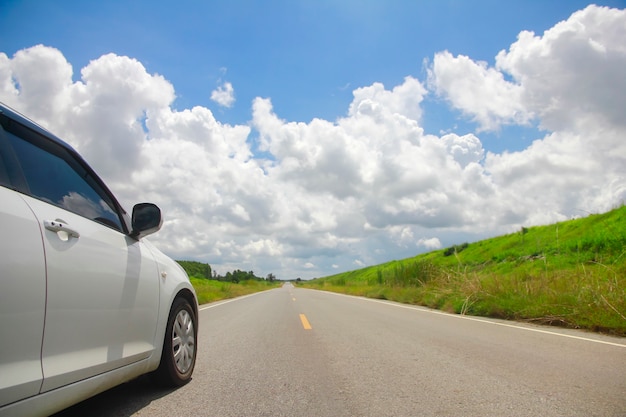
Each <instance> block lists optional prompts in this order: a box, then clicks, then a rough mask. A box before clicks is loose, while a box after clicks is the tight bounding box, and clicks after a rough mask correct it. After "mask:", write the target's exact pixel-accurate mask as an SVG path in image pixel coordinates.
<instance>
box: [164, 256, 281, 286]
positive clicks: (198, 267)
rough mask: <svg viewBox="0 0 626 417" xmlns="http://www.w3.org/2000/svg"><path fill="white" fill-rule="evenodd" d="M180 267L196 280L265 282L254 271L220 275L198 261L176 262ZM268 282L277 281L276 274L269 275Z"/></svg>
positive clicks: (237, 271)
mask: <svg viewBox="0 0 626 417" xmlns="http://www.w3.org/2000/svg"><path fill="white" fill-rule="evenodd" d="M176 262H178V264H179V265H180V266H182V267H183V269H184V270H185V272H187V275H189V276H190V277H194V278H205V279H214V280H217V281H226V282H235V283H237V282H241V281H248V280H255V281H263V278H261V277H257V276H256V275H254V272H253V271H247V272H246V271H241V270H239V269H236V270H234V271H232V272H227V273H226V275H219V274H218V273H217V272H215V271H213V270H212V268H211V265H209V264H205V263H202V262H197V261H176ZM266 279H267V280H268V281H275V280H276V276H275V275H274V274H268V275H267V278H266Z"/></svg>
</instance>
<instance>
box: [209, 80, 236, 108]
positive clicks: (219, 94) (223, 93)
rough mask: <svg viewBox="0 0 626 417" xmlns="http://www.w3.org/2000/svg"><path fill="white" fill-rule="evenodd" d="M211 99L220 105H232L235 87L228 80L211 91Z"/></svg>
mask: <svg viewBox="0 0 626 417" xmlns="http://www.w3.org/2000/svg"><path fill="white" fill-rule="evenodd" d="M211 100H213V101H214V102H216V103H217V104H219V105H220V106H222V107H232V106H233V104H235V89H234V88H233V85H232V84H231V83H229V82H225V83H224V84H222V85H220V86H218V87H217V89H215V90H213V92H211Z"/></svg>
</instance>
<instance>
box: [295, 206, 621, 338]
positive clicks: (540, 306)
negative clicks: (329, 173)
mask: <svg viewBox="0 0 626 417" xmlns="http://www.w3.org/2000/svg"><path fill="white" fill-rule="evenodd" d="M300 285H302V286H306V287H310V288H317V289H322V290H327V291H335V292H341V293H346V294H352V295H360V296H365V297H372V298H379V299H386V300H393V301H398V302H403V303H409V304H417V305H424V306H428V307H432V308H437V309H441V310H444V311H448V312H453V313H457V314H470V315H478V316H488V317H497V318H504V319H511V320H520V321H528V322H534V323H539V324H546V325H556V326H563V327H570V328H579V329H587V330H592V331H598V332H603V333H609V334H614V335H620V336H626V207H625V206H622V207H620V208H618V209H615V210H613V211H611V212H609V213H605V214H598V215H591V216H589V217H586V218H582V219H576V220H571V221H568V222H562V223H558V224H553V225H549V226H536V227H530V228H522V229H521V230H520V231H519V232H516V233H512V234H509V235H505V236H500V237H496V238H492V239H486V240H483V241H480V242H475V243H471V244H468V243H464V244H460V245H455V246H454V247H451V248H446V249H441V250H438V251H434V252H430V253H426V254H422V255H418V256H416V257H413V258H409V259H404V260H400V261H392V262H388V263H385V264H381V265H376V266H371V267H367V268H363V269H360V270H356V271H350V272H345V273H341V274H337V275H333V276H329V277H325V278H320V279H315V280H312V281H303V282H302V283H300Z"/></svg>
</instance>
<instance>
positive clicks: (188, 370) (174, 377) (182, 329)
mask: <svg viewBox="0 0 626 417" xmlns="http://www.w3.org/2000/svg"><path fill="white" fill-rule="evenodd" d="M197 333H198V326H197V318H196V315H195V313H194V310H193V308H192V307H191V305H190V304H189V302H188V301H187V300H185V299H184V298H177V299H176V300H174V303H173V304H172V308H171V310H170V315H169V318H168V320H167V329H166V331H165V340H164V342H163V353H162V355H161V363H160V364H159V368H158V369H157V370H156V372H155V376H156V378H157V381H158V382H160V383H161V384H163V385H167V386H174V387H176V386H181V385H183V384H185V383H187V382H189V380H190V379H191V374H192V373H193V368H194V366H195V364H196V351H197V349H196V338H197V335H198V334H197Z"/></svg>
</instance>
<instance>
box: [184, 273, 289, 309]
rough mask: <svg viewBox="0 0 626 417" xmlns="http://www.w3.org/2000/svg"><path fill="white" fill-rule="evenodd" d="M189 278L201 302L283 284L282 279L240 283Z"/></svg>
mask: <svg viewBox="0 0 626 417" xmlns="http://www.w3.org/2000/svg"><path fill="white" fill-rule="evenodd" d="M189 279H190V280H191V285H193V287H194V289H195V290H196V294H197V296H198V303H199V304H206V303H210V302H213V301H219V300H224V299H227V298H234V297H239V296H242V295H247V294H252V293H255V292H259V291H265V290H269V289H272V288H277V287H279V286H281V285H282V282H280V281H274V282H269V281H257V280H248V281H241V282H239V283H232V282H225V281H217V280H212V279H206V278H197V277H190V278H189Z"/></svg>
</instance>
